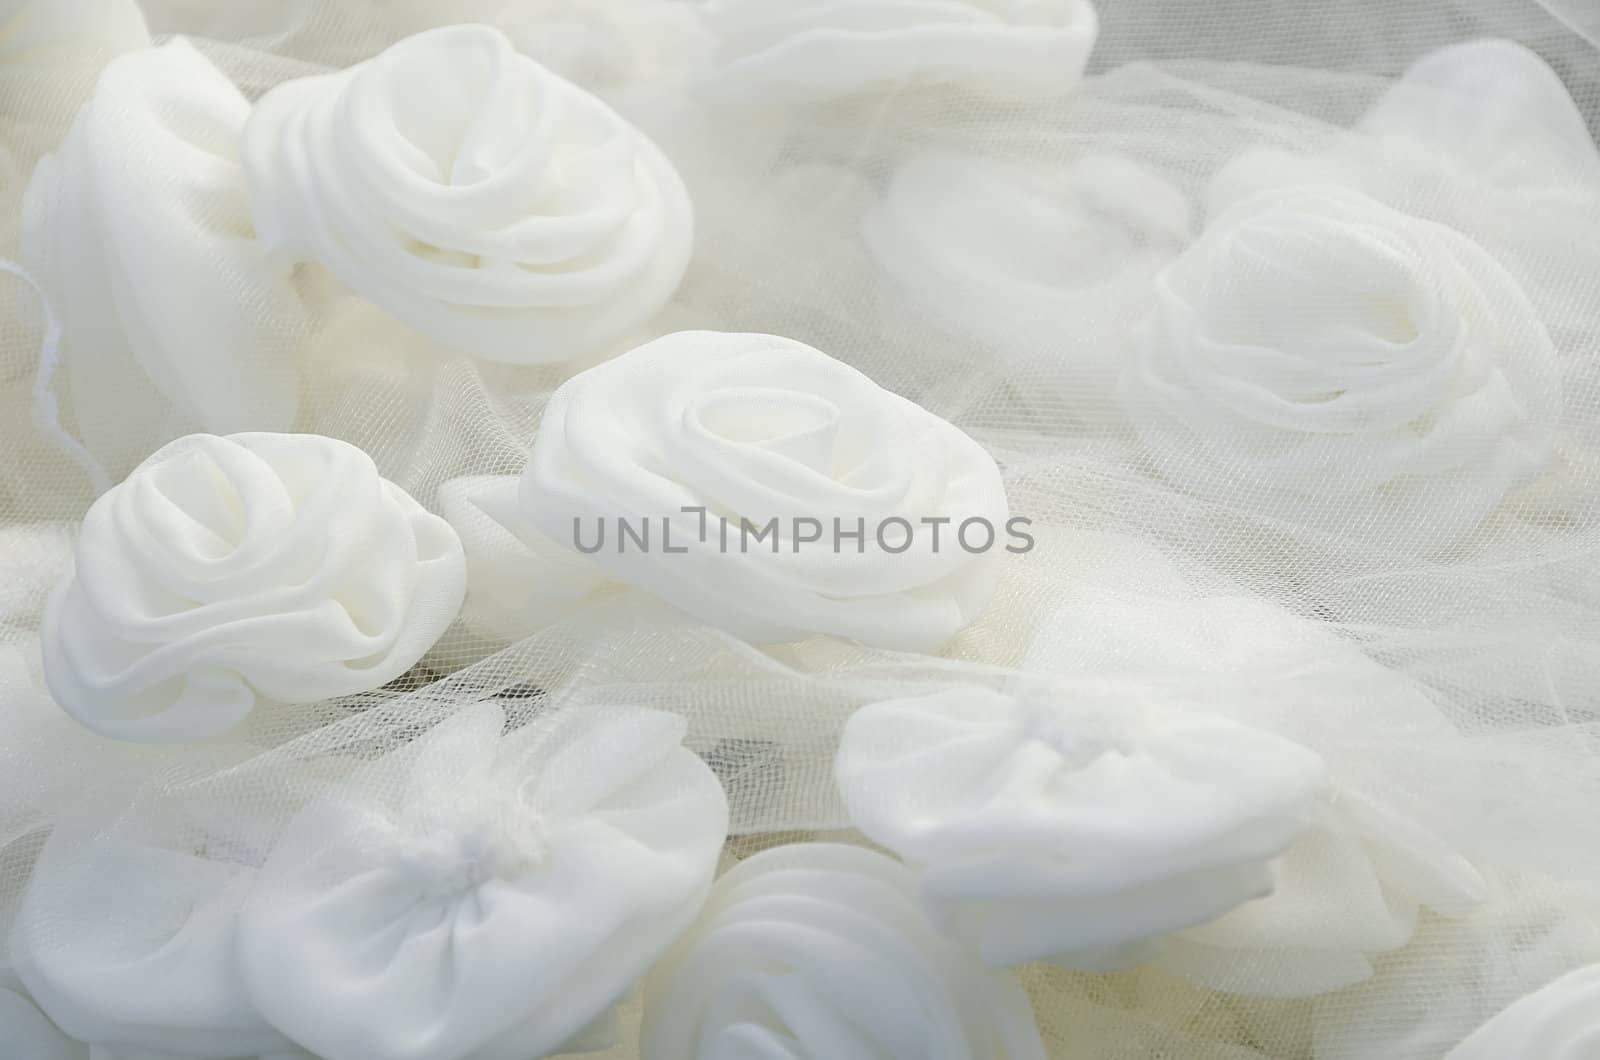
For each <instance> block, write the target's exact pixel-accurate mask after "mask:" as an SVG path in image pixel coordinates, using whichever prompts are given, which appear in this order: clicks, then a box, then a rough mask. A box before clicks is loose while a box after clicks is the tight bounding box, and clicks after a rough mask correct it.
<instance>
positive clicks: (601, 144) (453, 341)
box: [242, 25, 694, 364]
mask: <svg viewBox="0 0 1600 1060" xmlns="http://www.w3.org/2000/svg"><path fill="white" fill-rule="evenodd" d="M242 152H243V155H244V165H245V171H246V175H247V177H248V179H249V181H250V189H251V197H252V204H253V209H254V213H255V219H256V224H257V227H258V228H259V230H260V231H261V234H262V238H263V240H264V241H265V242H266V243H268V244H269V245H271V246H272V247H273V248H275V249H276V250H277V251H278V252H280V253H282V254H285V255H287V256H289V257H291V258H293V259H295V260H299V261H306V260H311V261H317V262H320V263H321V264H322V265H324V266H326V267H327V268H328V269H329V271H331V272H332V273H333V274H334V275H335V276H337V277H338V278H339V279H340V280H342V281H344V283H345V284H347V285H348V286H349V287H350V288H351V289H352V290H354V291H355V292H356V293H358V294H360V295H362V296H363V297H366V298H368V299H371V300H372V301H373V302H375V303H377V304H378V305H379V306H381V307H383V308H384V309H385V310H387V311H388V312H390V313H392V314H394V316H396V317H398V318H399V319H401V320H402V321H404V322H405V323H406V324H408V325H410V326H411V327H412V328H414V329H416V330H417V331H419V332H422V333H423V334H425V335H427V336H428V337H429V338H431V339H433V340H434V341H436V342H439V343H442V344H444V345H446V346H449V347H451V348H454V349H459V350H462V351H464V352H466V353H470V354H473V355H475V356H478V357H483V358H487V359H490V360H496V361H506V362H511V363H518V364H529V363H550V362H558V361H569V360H573V359H576V358H587V357H591V356H592V355H595V354H597V353H601V352H604V351H605V349H606V347H607V346H608V344H610V343H611V342H613V341H615V340H618V339H621V338H622V337H624V336H625V335H627V334H628V333H629V332H630V331H632V330H633V329H635V328H637V327H639V326H640V325H642V324H644V323H645V321H646V320H648V319H649V318H650V317H652V316H653V315H655V313H656V312H657V311H659V310H660V309H661V308H662V307H663V306H664V305H665V304H666V303H667V301H668V299H669V298H671V296H672V294H673V292H674V290H675V289H676V288H677V286H678V281H679V280H680V279H681V277H682V275H683V271H684V268H685V267H686V265H687V264H688V260H689V253H690V247H691V244H692V241H693V228H694V218H693V209H692V207H691V205H690V202H689V197H688V192H687V191H686V190H685V188H684V186H683V182H682V181H681V179H680V178H679V177H678V174H677V171H676V170H675V169H674V168H673V167H672V164H671V162H669V161H668V160H667V158H666V156H665V155H663V154H662V153H661V151H660V150H659V149H658V148H657V147H656V146H655V145H654V144H653V143H651V141H650V140H649V139H648V138H646V137H645V136H644V134H643V133H641V132H639V131H638V130H637V129H635V128H634V127H633V126H632V125H630V124H629V123H628V122H627V121H625V120H624V119H623V118H621V117H620V116H619V115H617V114H616V112H614V111H613V110H611V108H609V107H608V106H606V105H605V104H604V103H602V102H601V101H600V100H598V99H596V98H595V97H593V96H591V95H590V94H589V93H587V92H585V91H584V90H583V89H581V88H579V87H577V86H576V85H573V84H571V83H569V82H567V81H565V80H563V79H561V78H560V77H557V76H556V75H555V74H553V73H551V72H550V71H549V70H547V69H545V68H544V67H543V66H541V65H540V64H539V63H537V62H535V61H534V60H532V59H530V58H528V57H526V56H524V55H520V54H518V53H517V52H516V50H515V49H514V48H513V47H512V45H511V42H510V41H509V40H507V39H506V37H505V35H504V34H502V33H501V32H500V31H499V30H496V29H494V28H492V27H489V26H480V25H462V26H449V27H445V28H442V29H437V30H430V31H428V32H425V33H420V34H417V35H416V36H414V37H409V38H407V39H406V40H403V41H401V42H400V43H398V44H396V45H394V46H393V47H391V48H389V49H388V50H387V51H385V52H383V53H382V54H381V55H379V56H377V57H376V58H374V59H371V60H369V61H367V62H364V63H360V64H358V65H356V66H353V67H351V68H349V69H347V70H344V71H341V72H339V73H335V74H327V75H319V76H316V77H307V78H300V79H298V80H294V81H289V82H286V83H284V84H281V85H279V86H277V87H276V88H274V89H273V90H272V91H270V92H268V93H267V94H266V95H265V96H264V97H263V98H262V99H261V100H260V101H259V102H258V103H257V104H256V106H255V108H254V110H253V111H252V112H251V115H250V122H249V125H248V127H247V128H246V129H245V134H244V141H243V147H242Z"/></svg>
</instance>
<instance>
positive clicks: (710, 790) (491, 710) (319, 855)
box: [238, 702, 728, 1060]
mask: <svg viewBox="0 0 1600 1060" xmlns="http://www.w3.org/2000/svg"><path fill="white" fill-rule="evenodd" d="M558 722H560V723H559V724H556V725H554V726H552V725H550V724H546V723H544V722H542V721H535V722H533V723H532V724H530V725H528V726H526V727H524V728H522V729H518V730H515V731H512V732H511V733H509V734H504V733H503V729H504V728H505V725H506V718H505V714H504V712H503V711H502V710H501V709H500V707H499V706H498V705H497V704H495V703H492V702H490V703H484V704H480V705H478V706H475V707H471V708H469V709H466V710H463V711H461V712H460V713H458V714H456V715H455V716H453V717H451V718H449V719H448V720H446V721H444V722H442V723H440V724H439V725H438V726H437V727H436V728H434V729H433V730H432V731H431V732H429V733H427V734H426V735H424V736H422V737H420V738H419V739H417V740H415V741H413V742H412V743H410V744H408V745H407V746H405V747H404V748H402V749H400V750H398V751H396V752H395V753H394V754H393V755H392V756H391V757H389V758H385V759H383V760H380V761H378V762H375V763H373V764H372V765H371V766H368V767H366V768H365V769H364V770H362V771H361V772H360V773H358V774H357V776H356V777H354V778H353V779H352V781H351V783H350V784H349V785H347V786H345V787H342V788H340V789H338V790H336V791H334V792H333V793H331V794H330V795H328V796H327V797H326V798H323V799H321V800H319V801H317V802H315V803H313V804H312V805H311V806H309V807H308V808H307V809H306V810H304V811H303V812H302V813H301V814H300V815H299V816H298V817H297V818H296V819H295V820H294V821H293V822H292V823H291V824H290V825H289V827H288V829H287V830H286V832H285V833H284V835H283V837H282V840H281V842H280V843H279V844H278V845H277V846H276V847H275V848H274V850H273V851H272V853H271V855H270V856H269V857H268V859H267V862H266V864H265V866H264V867H263V868H262V870H261V872H260V874H259V877H258V878H257V881H256V884H255V887H254V890H253V891H252V893H251V896H250V899H249V901H248V903H247V905H246V907H245V909H244V911H243V915H242V921H241V935H240V943H239V951H238V953H239V965H240V967H241V968H242V970H243V975H244V978H245V980H246V982H247V984H248V987H249V992H250V996H251V997H253V998H254V1000H255V1003H256V1004H257V1005H258V1006H259V1007H260V1010H261V1011H262V1012H263V1013H264V1014H265V1015H266V1017H267V1018H268V1019H269V1020H270V1021H271V1022H272V1023H273V1024H275V1025H276V1026H278V1027H279V1028H282V1029H283V1030H284V1031H286V1032H288V1033H289V1034H290V1035H291V1036H292V1037H293V1038H294V1039H295V1040H296V1041H298V1042H300V1043H302V1044H303V1045H305V1046H308V1047H309V1048H311V1049H313V1050H315V1051H316V1052H317V1053H319V1054H320V1055H322V1056H323V1057H325V1058H326V1060H494V1058H501V1057H505V1058H510V1057H531V1056H545V1055H547V1054H549V1053H553V1052H559V1051H561V1050H562V1049H563V1048H564V1047H566V1046H568V1045H569V1044H571V1043H572V1041H573V1039H574V1038H578V1037H579V1036H581V1035H584V1034H585V1032H586V1031H589V1030H590V1029H591V1028H592V1027H593V1025H594V1024H595V1023H596V1022H597V1021H599V1020H600V1019H601V1018H602V1017H603V1016H604V1015H605V1014H606V1012H607V1011H608V1010H609V1009H610V1008H611V1007H612V1006H613V1005H614V1004H615V1003H616V1002H617V1001H618V1000H620V999H621V998H622V996H623V995H624V994H625V993H626V992H627V991H628V990H629V989H630V988H631V986H632V985H633V983H634V981H635V980H636V979H638V978H639V976H641V975H642V974H643V973H644V972H645V971H646V970H647V969H648V968H649V966H650V964H651V963H652V962H653V961H654V960H655V959H656V958H657V957H658V956H659V955H660V954H661V952H662V951H663V950H665V949H666V948H667V946H668V945H670V944H671V942H672V940H673V939H674V938H675V937H676V936H677V934H678V933H679V932H680V931H682V930H683V929H684V928H685V927H686V926H687V925H688V924H689V923H690V922H691V921H692V920H693V919H694V917H695V915H696V913H698V911H699V909H700V906H701V903H702V902H703V901H704V899H705V895H706V892H707V889H708V888H709V887H710V884H711V877H712V874H713V872H714V870H715V867H716V861H717V855H718V853H719V852H720V850H721V847H722V841H723V837H724V835H725V833H726V829H727V816H728V811H727V802H726V799H725V797H724V795H723V792H722V788H721V785H720V784H719V783H718V782H717V779H716V777H715V776H714V775H713V774H712V772H711V770H710V769H709V768H707V766H706V765H705V764H704V763H703V762H702V761H701V760H700V759H699V758H697V757H696V756H695V755H694V754H693V753H691V752H690V751H688V750H686V749H685V748H684V747H683V746H682V744H681V741H682V738H683V736H684V732H685V724H684V722H683V720H682V719H680V718H677V717H675V716H672V715H668V714H663V713H660V712H655V711H641V710H610V709H607V708H593V709H591V710H589V711H585V712H583V713H581V714H573V715H568V716H567V717H566V718H564V719H558ZM308 970H311V971H314V974H307V972H308Z"/></svg>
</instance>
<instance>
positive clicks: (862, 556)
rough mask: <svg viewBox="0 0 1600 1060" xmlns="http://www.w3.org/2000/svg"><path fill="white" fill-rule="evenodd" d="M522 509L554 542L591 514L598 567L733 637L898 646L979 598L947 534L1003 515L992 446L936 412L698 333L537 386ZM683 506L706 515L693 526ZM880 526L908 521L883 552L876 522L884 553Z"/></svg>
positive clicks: (811, 363) (831, 369) (943, 631)
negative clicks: (645, 531) (801, 523)
mask: <svg viewBox="0 0 1600 1060" xmlns="http://www.w3.org/2000/svg"><path fill="white" fill-rule="evenodd" d="M521 503H522V515H523V516H524V517H525V518H526V519H527V521H528V523H529V524H530V525H531V526H533V527H534V528H536V529H537V530H538V531H540V532H541V533H542V534H543V535H544V536H545V537H547V538H549V539H550V540H552V541H557V542H561V543H562V544H563V545H564V546H569V547H571V546H572V545H573V544H574V543H575V542H577V541H579V540H581V541H582V542H583V543H584V544H585V546H586V547H587V546H589V545H592V544H593V543H594V541H595V535H596V520H597V519H598V520H603V521H604V522H605V523H606V524H607V533H608V535H609V536H608V538H607V540H606V543H605V546H604V547H603V548H601V549H600V550H599V551H597V552H595V553H594V555H593V556H592V558H593V560H594V561H595V562H596V563H597V564H599V565H601V566H603V567H605V568H606V569H608V570H609V571H611V572H612V573H613V574H614V575H616V576H617V577H618V578H620V579H622V580H624V581H628V582H631V583H633V584H635V585H638V586H640V587H642V588H645V589H649V590H651V591H653V592H655V593H657V594H659V595H660V596H662V597H664V598H665V599H666V600H668V601H669V602H671V603H673V604H675V605H677V606H678V607H680V608H682V609H683V610H685V611H687V612H689V614H691V615H693V616H694V617H696V618H698V619H700V620H702V621H705V622H708V623H710V624H712V625H715V626H720V627H721V628H723V629H726V630H728V631H729V632H731V633H734V634H736V635H738V636H740V637H743V638H745V639H747V640H750V641H753V642H757V643H770V642H779V641H789V640H797V639H800V638H802V637H805V636H807V635H809V634H813V633H832V634H836V635H839V636H843V637H848V638H850V639H852V640H856V641H859V642H861V643H863V644H869V645H876V646H881V647H889V648H905V649H912V650H933V649H936V648H938V647H939V646H940V645H941V644H943V643H944V642H946V641H947V640H949V639H950V638H951V637H952V636H954V635H955V633H956V632H957V631H958V630H960V629H961V628H962V627H963V626H965V625H966V624H967V623H969V622H971V621H972V620H973V619H974V618H976V617H977V615H978V613H979V611H980V610H981V609H982V607H983V605H984V604H985V603H986V602H987V600H988V598H989V594H990V591H991V589H992V583H993V575H994V570H993V565H992V564H993V561H994V559H995V558H996V557H995V551H993V550H992V551H989V552H982V553H969V552H967V551H966V550H965V549H963V548H962V547H961V546H960V545H959V544H957V542H956V541H955V540H953V538H954V535H955V531H956V528H957V527H958V526H959V524H961V523H962V522H963V521H965V520H967V519H975V518H976V519H987V520H989V522H990V524H991V525H993V526H994V528H995V532H996V535H997V542H998V544H996V546H995V549H996V550H998V549H999V548H1001V547H1003V546H1004V542H1005V540H1006V538H1005V524H1006V521H1007V516H1008V510H1007V507H1006V497H1005V490H1004V487H1003V485H1002V483H1001V481H1000V473H999V469H998V468H997V467H996V466H995V463H994V460H993V458H992V457H990V456H989V454H988V453H987V452H985V451H984V449H983V448H982V447H981V446H979V445H978V443H977V442H975V441H973V440H972V439H971V438H970V437H968V436H967V435H965V434H963V433H962V432H961V431H959V430H957V429H956V428H955V427H953V426H951V425H950V424H949V423H946V422H945V421H943V420H941V419H939V418H938V417H936V416H934V415H932V414H931V413H929V412H927V411H926V410H925V409H923V408H921V407H920V406H918V405H915V404H913V403H912V402H909V401H906V400H905V399H904V398H901V397H899V396H897V395H895V394H893V393H890V392H889V391H887V390H884V389H882V388H880V387H878V386H877V385H876V384H874V383H873V382H872V381H871V380H870V379H868V378H867V377H866V376H864V375H862V374H861V373H860V372H858V371H856V370H855V369H853V368H850V367H848V366H847V365H845V364H842V363H840V362H839V361H836V360H834V359H833V358H831V357H829V356H827V355H826V354H824V353H822V352H820V351H818V350H815V349H813V348H811V347H810V346H807V345H805V344H803V343H800V342H796V341H794V340H793V339H784V338H778V337H776V336H772V335H739V334H727V333H721V332H705V331H685V332H678V333H675V334H672V335H667V336H665V337H664V338H660V339H657V340H655V341H654V342H650V343H647V344H646V345H644V346H641V347H639V348H637V349H635V350H632V351H631V352H629V353H626V354H624V355H623V356H621V357H618V358H616V359H615V360H612V361H610V362H608V363H606V364H602V365H599V366H597V367H595V368H591V369H589V370H588V371H586V372H583V373H582V374H580V375H578V376H576V377H574V378H573V379H571V380H569V381H568V382H567V383H566V384H565V385H563V386H562V387H561V389H560V390H558V391H556V393H555V395H554V396H553V397H552V398H551V399H550V404H549V405H548V406H547V407H546V409H545V413H544V419H543V421H542V423H541V424H540V427H539V435H538V438H537V439H536V440H535V442H534V447H533V453H532V455H531V457H530V458H529V461H528V467H527V470H526V471H524V473H523V478H522V486H521ZM685 508H700V509H704V510H706V511H707V512H708V513H709V514H708V515H707V517H706V524H705V525H706V529H705V534H704V536H703V538H702V535H701V526H702V524H701V516H700V515H698V514H693V513H689V514H685V513H684V511H683V510H684V509H685ZM718 514H725V515H726V516H727V517H728V519H729V535H730V536H729V539H728V544H727V546H726V548H724V547H723V544H722V538H721V530H720V528H719V524H718V522H717V516H718ZM619 517H622V518H626V519H628V520H631V521H632V524H633V525H634V526H635V528H637V526H638V523H639V520H640V519H641V518H647V519H649V520H650V522H651V532H652V533H653V534H654V535H655V540H654V542H653V545H652V549H653V550H651V551H645V550H641V549H638V548H635V547H633V545H632V544H631V543H629V544H628V545H627V546H626V548H624V547H622V546H623V542H622V541H621V540H620V539H619V538H618V536H617V526H616V520H617V519H618V518H619ZM663 518H665V519H670V521H671V531H670V533H669V535H668V536H669V538H670V540H669V541H667V542H663V541H662V540H660V537H661V520H662V519H663ZM797 518H809V519H815V520H817V521H818V522H819V523H820V525H821V527H822V530H821V531H820V533H821V534H822V538H821V540H819V541H817V542H814V543H809V544H807V543H801V542H799V541H798V540H797V539H796V534H795V533H794V523H793V520H795V519H797ZM896 518H898V519H903V520H906V521H907V522H908V523H909V524H911V527H912V532H911V535H910V542H909V545H908V547H907V548H905V549H904V550H903V551H901V552H899V553H898V554H896V555H893V556H889V555H886V553H885V552H884V550H883V549H882V548H880V542H879V541H878V540H877V539H876V538H877V529H878V528H879V527H882V526H885V525H887V527H888V529H887V531H886V533H885V536H884V543H887V544H888V546H889V547H890V548H895V547H898V546H899V545H901V544H904V543H905V542H904V539H903V537H901V536H896V535H899V534H903V532H904V531H903V529H902V528H901V527H900V526H899V524H892V523H888V522H887V521H888V520H890V519H896ZM937 518H942V519H945V520H947V522H948V523H949V525H948V526H946V527H945V532H944V535H943V540H942V541H941V542H940V545H939V546H938V547H935V545H934V541H933V536H932V534H931V533H929V532H928V531H929V528H928V527H925V526H922V525H919V521H920V520H922V519H937ZM741 519H744V520H748V522H749V523H750V525H751V526H752V527H754V528H756V529H757V530H759V529H760V528H762V527H763V526H764V525H765V524H766V523H767V522H768V520H770V519H776V520H778V524H779V525H778V529H777V536H776V538H773V537H768V538H766V539H765V540H764V541H763V542H761V543H754V539H753V538H749V539H747V541H746V542H745V543H744V544H743V545H742V544H741V541H740V531H741V529H742V528H741V524H740V520H741ZM835 519H838V520H840V521H841V525H842V526H843V527H845V528H846V529H848V530H854V529H855V528H856V526H857V521H858V520H862V521H864V525H865V534H866V538H865V540H864V541H863V542H862V544H861V546H860V547H861V551H859V552H858V551H856V548H857V545H856V543H855V542H854V541H852V540H845V541H844V542H843V544H842V547H840V548H839V549H837V550H836V549H835V548H834V543H835V542H834V538H833V528H834V523H833V521H834V520H835ZM807 529H810V528H809V527H808V528H807ZM979 543H981V541H980V542H979ZM665 546H670V548H671V549H673V550H674V551H672V552H668V551H666V547H665ZM679 549H687V552H682V553H680V552H678V551H676V550H679Z"/></svg>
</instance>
